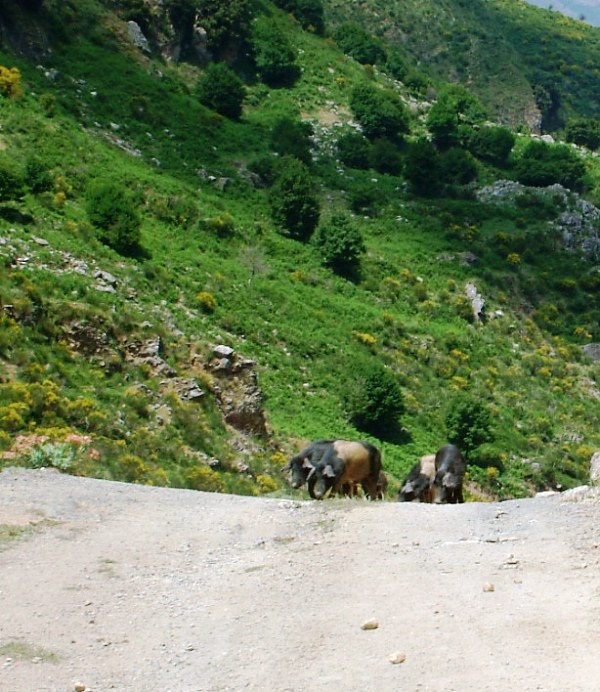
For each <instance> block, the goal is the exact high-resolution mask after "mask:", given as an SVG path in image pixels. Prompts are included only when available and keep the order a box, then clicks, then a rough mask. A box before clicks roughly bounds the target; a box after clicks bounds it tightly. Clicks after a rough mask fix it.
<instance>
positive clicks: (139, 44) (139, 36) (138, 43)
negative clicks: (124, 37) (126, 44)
mask: <svg viewBox="0 0 600 692" xmlns="http://www.w3.org/2000/svg"><path fill="white" fill-rule="evenodd" d="M127 34H128V35H129V40H130V41H131V42H132V43H133V45H134V46H135V47H136V48H139V49H140V50H141V51H143V52H144V53H149V52H150V44H149V43H148V39H147V38H146V37H145V36H144V33H143V31H142V30H141V28H140V25H139V24H138V23H137V22H127Z"/></svg>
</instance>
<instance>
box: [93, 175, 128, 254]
mask: <svg viewBox="0 0 600 692" xmlns="http://www.w3.org/2000/svg"><path fill="white" fill-rule="evenodd" d="M86 208H87V214H88V218H89V220H90V222H91V223H92V224H93V225H94V226H95V227H96V228H97V229H98V238H99V240H100V241H101V242H103V243H105V244H106V245H108V246H109V247H111V248H113V250H116V251H117V252H120V253H122V254H128V253H131V252H136V251H137V250H138V249H139V246H140V240H141V232H140V227H141V219H140V216H139V215H138V212H137V208H136V206H135V204H134V202H133V200H132V198H131V196H130V195H129V194H128V193H127V192H126V190H125V189H124V188H123V186H122V185H119V184H118V183H116V182H113V181H107V180H95V181H93V182H92V184H91V185H90V186H89V188H88V190H87V200H86Z"/></svg>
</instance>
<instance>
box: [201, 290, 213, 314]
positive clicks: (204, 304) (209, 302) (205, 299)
mask: <svg viewBox="0 0 600 692" xmlns="http://www.w3.org/2000/svg"><path fill="white" fill-rule="evenodd" d="M196 301H197V303H198V305H199V306H200V309H201V310H202V312H205V313H211V312H214V311H215V308H216V307H217V299H216V298H215V297H214V295H213V294H212V293H209V292H208V291H200V293H198V295H197V296H196Z"/></svg>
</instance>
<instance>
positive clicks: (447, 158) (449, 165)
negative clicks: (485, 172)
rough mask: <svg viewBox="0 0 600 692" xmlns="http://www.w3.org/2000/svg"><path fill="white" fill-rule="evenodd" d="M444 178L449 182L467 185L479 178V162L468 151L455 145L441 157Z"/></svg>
mask: <svg viewBox="0 0 600 692" xmlns="http://www.w3.org/2000/svg"><path fill="white" fill-rule="evenodd" d="M440 164H441V174H442V178H443V179H444V181H445V182H447V183H453V184H455V185H466V184H467V183H470V182H472V181H473V180H475V179H476V178H477V164H476V163H475V159H474V158H473V157H472V156H471V154H469V152H468V151H465V150H464V149H460V148H458V147H453V148H451V149H448V151H445V152H444V153H443V154H442V155H441V158H440Z"/></svg>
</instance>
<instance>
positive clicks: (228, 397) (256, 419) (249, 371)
mask: <svg viewBox="0 0 600 692" xmlns="http://www.w3.org/2000/svg"><path fill="white" fill-rule="evenodd" d="M208 369H209V370H210V372H211V373H212V375H213V377H214V384H213V387H212V390H213V393H214V394H215V396H216V398H217V401H218V402H219V405H220V407H221V410H222V411H223V415H224V417H225V422H226V423H229V425H231V426H232V427H234V428H236V429H237V430H240V431H242V432H245V433H250V434H252V435H257V436H259V437H262V438H267V437H268V431H267V424H266V420H265V413H264V407H263V403H264V396H263V393H262V391H261V389H260V387H259V386H258V377H257V375H256V372H255V370H254V361H252V360H249V359H247V358H242V357H240V356H238V355H237V354H236V353H235V351H234V350H233V349H232V348H230V347H229V346H222V345H221V346H216V347H215V348H214V349H213V358H212V359H211V361H210V363H209V365H208Z"/></svg>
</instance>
